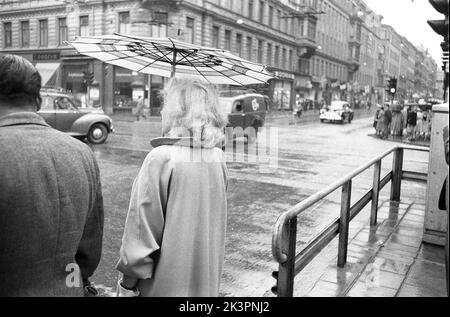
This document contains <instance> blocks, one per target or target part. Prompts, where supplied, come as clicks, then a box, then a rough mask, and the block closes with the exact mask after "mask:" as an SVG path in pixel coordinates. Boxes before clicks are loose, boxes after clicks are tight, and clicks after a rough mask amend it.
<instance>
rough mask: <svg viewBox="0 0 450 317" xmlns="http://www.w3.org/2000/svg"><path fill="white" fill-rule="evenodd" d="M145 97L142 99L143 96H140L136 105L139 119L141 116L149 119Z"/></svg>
mask: <svg viewBox="0 0 450 317" xmlns="http://www.w3.org/2000/svg"><path fill="white" fill-rule="evenodd" d="M144 106H145V104H144V99H142V96H139V97H138V101H137V105H136V117H137V121H139V120H140V118H141V117H144V119H147V116H146V115H145V113H144Z"/></svg>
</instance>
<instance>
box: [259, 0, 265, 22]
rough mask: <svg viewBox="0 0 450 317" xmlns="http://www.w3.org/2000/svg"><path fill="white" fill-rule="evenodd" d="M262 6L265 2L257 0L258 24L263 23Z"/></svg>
mask: <svg viewBox="0 0 450 317" xmlns="http://www.w3.org/2000/svg"><path fill="white" fill-rule="evenodd" d="M264 5H265V1H264V0H259V22H261V23H263V22H264Z"/></svg>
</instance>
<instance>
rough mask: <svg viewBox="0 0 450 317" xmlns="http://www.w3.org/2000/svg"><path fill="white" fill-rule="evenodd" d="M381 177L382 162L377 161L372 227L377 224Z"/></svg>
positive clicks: (373, 192)
mask: <svg viewBox="0 0 450 317" xmlns="http://www.w3.org/2000/svg"><path fill="white" fill-rule="evenodd" d="M380 176H381V160H379V161H377V162H376V163H375V165H374V167H373V187H372V208H371V213H370V225H371V226H375V225H376V224H377V216H378V198H379V196H380Z"/></svg>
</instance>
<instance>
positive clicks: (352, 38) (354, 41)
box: [348, 35, 361, 46]
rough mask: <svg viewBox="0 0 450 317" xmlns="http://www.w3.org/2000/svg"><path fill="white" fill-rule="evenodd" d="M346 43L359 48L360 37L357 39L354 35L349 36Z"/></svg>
mask: <svg viewBox="0 0 450 317" xmlns="http://www.w3.org/2000/svg"><path fill="white" fill-rule="evenodd" d="M348 43H349V44H350V45H355V46H361V37H359V38H358V37H356V36H354V35H350V38H349V40H348Z"/></svg>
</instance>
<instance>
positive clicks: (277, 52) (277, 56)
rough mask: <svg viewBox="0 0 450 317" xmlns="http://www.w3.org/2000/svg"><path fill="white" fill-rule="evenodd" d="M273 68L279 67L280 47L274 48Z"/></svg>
mask: <svg viewBox="0 0 450 317" xmlns="http://www.w3.org/2000/svg"><path fill="white" fill-rule="evenodd" d="M274 64H275V67H280V47H279V46H278V45H277V46H275V63H274Z"/></svg>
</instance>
